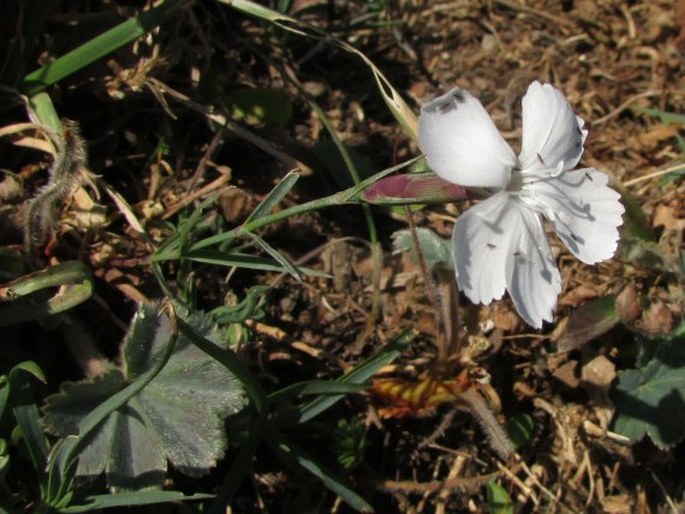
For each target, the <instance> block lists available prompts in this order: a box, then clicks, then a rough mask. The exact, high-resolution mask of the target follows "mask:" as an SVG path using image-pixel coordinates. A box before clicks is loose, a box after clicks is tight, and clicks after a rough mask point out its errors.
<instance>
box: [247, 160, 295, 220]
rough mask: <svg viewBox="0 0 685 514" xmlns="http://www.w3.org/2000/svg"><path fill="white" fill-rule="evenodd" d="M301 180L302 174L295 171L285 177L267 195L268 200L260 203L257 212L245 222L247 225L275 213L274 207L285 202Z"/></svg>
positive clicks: (253, 212) (265, 199)
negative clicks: (289, 192)
mask: <svg viewBox="0 0 685 514" xmlns="http://www.w3.org/2000/svg"><path fill="white" fill-rule="evenodd" d="M299 178H300V174H299V173H297V172H295V171H291V172H290V173H288V174H287V175H286V176H285V177H283V180H281V181H280V182H279V183H278V185H277V186H276V187H274V188H273V189H272V190H271V191H270V192H269V194H268V195H266V198H264V200H262V201H261V202H260V203H259V205H258V206H257V207H256V208H255V210H254V211H252V212H251V213H250V215H249V216H248V217H247V219H246V220H245V223H249V222H250V221H253V220H256V219H259V218H261V217H262V216H265V215H267V214H269V213H270V212H271V211H273V210H274V207H276V205H277V204H278V203H279V202H280V201H281V200H283V197H284V196H285V195H287V194H288V191H290V190H291V189H292V188H293V186H294V185H295V183H296V182H297V181H298V180H299Z"/></svg>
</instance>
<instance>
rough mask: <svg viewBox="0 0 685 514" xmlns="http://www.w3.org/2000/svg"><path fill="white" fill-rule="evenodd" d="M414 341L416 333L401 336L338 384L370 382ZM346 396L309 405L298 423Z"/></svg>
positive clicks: (323, 399) (320, 398)
mask: <svg viewBox="0 0 685 514" xmlns="http://www.w3.org/2000/svg"><path fill="white" fill-rule="evenodd" d="M413 339H414V333H413V332H410V331H405V332H403V333H402V334H400V335H399V336H398V337H397V338H396V339H395V340H394V341H392V342H390V343H389V344H388V345H387V346H386V347H385V348H383V349H382V350H381V351H380V352H378V353H377V354H376V355H374V356H373V357H371V358H370V359H369V360H367V361H365V362H363V363H362V364H360V365H358V366H357V367H356V368H354V369H353V370H352V371H350V372H349V373H347V374H346V375H344V376H343V377H341V378H340V379H339V380H338V382H342V383H345V384H362V383H364V382H366V381H367V380H370V379H371V377H373V376H374V375H375V374H376V373H377V372H378V370H379V369H381V368H382V367H383V366H386V365H387V364H390V363H391V362H392V361H393V360H395V359H396V358H397V357H399V355H400V354H401V353H402V351H404V349H405V348H406V347H407V346H408V345H409V343H410V342H411V341H412V340H413ZM343 396H344V395H342V394H339V395H332V396H320V397H319V398H316V399H315V400H312V401H311V402H309V403H307V404H306V405H304V406H303V407H301V408H300V417H299V419H298V422H300V423H304V422H305V421H309V420H310V419H312V418H314V417H316V416H318V415H319V414H321V413H322V412H324V411H325V410H327V409H329V408H330V407H332V406H333V405H335V404H336V403H337V402H338V401H340V400H341V399H342V398H343Z"/></svg>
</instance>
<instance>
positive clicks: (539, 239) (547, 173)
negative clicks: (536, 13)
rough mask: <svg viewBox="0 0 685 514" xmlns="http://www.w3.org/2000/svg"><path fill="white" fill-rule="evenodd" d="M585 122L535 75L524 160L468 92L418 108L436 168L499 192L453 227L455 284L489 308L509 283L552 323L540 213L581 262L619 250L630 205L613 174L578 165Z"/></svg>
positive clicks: (549, 261)
mask: <svg viewBox="0 0 685 514" xmlns="http://www.w3.org/2000/svg"><path fill="white" fill-rule="evenodd" d="M583 125H584V122H583V120H582V119H581V118H579V117H577V116H576V115H575V114H573V111H572V110H571V106H570V105H569V104H568V102H567V101H566V99H565V98H564V95H563V94H562V93H561V91H559V90H558V89H556V88H554V87H552V86H551V85H549V84H540V83H539V82H533V83H532V84H531V85H530V86H529V87H528V92H527V93H526V95H525V96H524V97H523V143H522V149H521V153H520V154H519V156H518V157H516V155H515V154H514V152H513V151H512V149H511V148H510V147H509V145H508V144H507V143H506V141H504V139H503V138H502V136H501V134H500V133H499V131H498V130H497V128H496V127H495V124H494V123H493V122H492V120H491V119H490V117H489V116H488V114H487V112H486V111H485V109H484V108H483V106H482V105H481V104H480V102H479V101H478V100H477V99H476V98H475V97H473V96H472V95H471V94H470V93H469V92H467V91H464V90H463V89H459V88H455V89H453V90H452V91H450V92H449V93H447V94H446V95H444V96H441V97H439V98H436V99H435V100H433V101H432V102H430V103H429V104H427V105H426V106H424V107H423V109H422V110H421V116H420V118H419V141H420V144H421V148H422V149H423V151H424V153H425V154H426V158H427V160H428V165H429V166H430V167H431V168H432V169H433V171H435V173H437V174H438V175H439V176H440V177H442V178H443V179H444V180H447V181H448V182H452V183H455V184H459V185H461V186H467V187H480V188H489V189H491V190H492V191H493V193H494V194H493V195H492V196H491V197H489V198H488V199H486V200H483V201H482V202H480V203H479V204H477V205H476V206H475V207H472V208H471V209H469V210H468V211H466V212H465V213H463V214H462V215H461V216H460V217H459V219H458V220H457V223H456V224H455V226H454V232H453V234H452V244H453V249H454V260H455V271H456V275H457V283H458V285H459V288H460V289H461V290H462V291H463V292H464V293H465V294H466V296H468V297H469V298H470V299H471V301H473V302H474V303H484V304H486V305H487V304H489V303H490V302H491V301H492V300H496V299H499V298H501V297H502V295H504V291H505V289H506V290H508V291H509V294H510V295H511V298H512V300H513V301H514V305H515V307H516V310H517V311H518V312H519V314H520V315H521V317H522V318H523V319H524V320H525V321H526V322H527V323H528V324H529V325H531V326H533V327H536V328H540V327H542V321H543V320H545V321H552V311H553V310H554V308H555V307H556V303H557V297H558V295H559V293H560V291H561V278H560V276H559V270H558V269H557V266H556V262H555V260H554V256H553V254H552V251H551V249H550V246H549V242H548V240H547V236H546V234H545V230H544V228H543V224H542V219H541V216H540V215H542V216H544V217H545V218H547V219H548V220H549V221H550V223H551V224H552V227H553V228H554V231H555V232H556V233H557V235H558V236H559V237H560V238H561V240H562V241H563V242H564V243H565V244H566V246H567V247H568V249H569V250H570V251H571V253H573V254H574V255H575V256H576V257H577V258H578V259H580V260H581V261H583V262H584V263H587V264H595V263H597V262H599V261H602V260H605V259H608V258H610V257H611V256H613V254H614V252H615V251H616V246H617V244H618V239H619V235H618V227H619V226H620V225H621V223H622V221H621V215H622V214H623V212H624V208H623V206H622V205H621V203H620V202H619V198H620V195H619V194H618V193H617V192H616V191H614V190H613V189H611V188H610V187H608V186H607V182H608V177H607V175H605V174H604V173H601V172H599V171H597V170H596V169H594V168H583V169H578V170H573V168H574V167H575V166H576V165H577V164H578V161H579V160H580V157H581V155H582V154H583V143H584V141H585V137H586V136H587V130H583Z"/></svg>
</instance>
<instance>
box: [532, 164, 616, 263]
mask: <svg viewBox="0 0 685 514" xmlns="http://www.w3.org/2000/svg"><path fill="white" fill-rule="evenodd" d="M608 180H609V177H608V176H607V175H605V174H604V173H602V172H600V171H597V170H596V169H594V168H585V169H579V170H574V171H567V172H565V173H563V174H561V175H560V176H558V177H555V178H551V179H548V180H542V181H538V182H535V183H533V184H530V185H528V186H526V191H525V195H528V194H532V195H535V197H536V200H537V202H538V203H541V204H544V205H545V206H546V209H545V210H544V214H545V216H546V217H547V218H548V219H549V221H550V222H552V225H553V227H554V230H555V231H556V233H557V234H558V235H559V237H560V238H561V240H562V241H563V242H564V243H565V244H566V246H567V247H568V249H569V250H570V251H571V253H573V255H575V256H576V257H577V258H578V259H580V260H581V261H583V262H584V263H586V264H595V263H597V262H599V261H603V260H605V259H608V258H610V257H612V256H613V255H614V252H616V247H617V245H618V240H619V234H618V227H619V226H621V224H622V223H623V221H622V216H621V215H622V214H623V212H624V211H625V209H624V207H623V205H622V204H621V202H620V201H619V200H620V198H621V195H620V194H618V193H617V192H616V191H614V190H613V189H611V188H610V187H609V186H607V182H608Z"/></svg>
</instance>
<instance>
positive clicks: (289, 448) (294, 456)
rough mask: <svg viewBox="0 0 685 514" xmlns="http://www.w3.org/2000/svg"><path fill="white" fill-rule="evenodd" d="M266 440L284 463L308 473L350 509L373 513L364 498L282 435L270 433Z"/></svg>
mask: <svg viewBox="0 0 685 514" xmlns="http://www.w3.org/2000/svg"><path fill="white" fill-rule="evenodd" d="M266 440H267V441H268V442H269V445H270V446H271V448H273V450H274V451H275V452H276V454H277V455H278V456H279V457H280V458H281V459H283V461H284V462H286V463H290V464H292V463H295V464H297V465H299V466H301V467H302V468H304V469H306V470H307V471H309V472H310V473H311V474H312V475H314V476H315V477H316V478H317V479H318V480H320V481H321V483H322V484H323V485H325V486H326V487H327V488H328V489H330V490H331V491H333V492H334V493H335V494H337V495H338V496H340V497H341V498H342V499H343V500H345V502H347V504H348V505H349V506H350V507H352V508H353V509H356V510H358V511H360V512H373V507H371V505H369V504H368V503H367V501H366V500H364V498H362V497H361V496H359V495H358V494H357V493H355V492H354V491H353V490H352V489H351V487H350V486H349V485H347V484H345V483H344V482H343V481H342V480H341V479H340V478H338V477H336V476H335V475H334V474H333V472H331V471H330V470H329V469H327V468H325V467H324V466H322V465H321V464H319V463H317V462H316V461H315V460H314V459H313V458H312V457H311V456H309V455H308V454H307V452H305V451H304V450H303V449H302V448H299V447H298V446H296V445H295V444H294V443H293V442H292V441H290V440H289V439H287V438H286V437H285V436H284V435H283V434H281V433H278V432H271V433H270V434H269V436H268V437H267V438H266Z"/></svg>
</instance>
